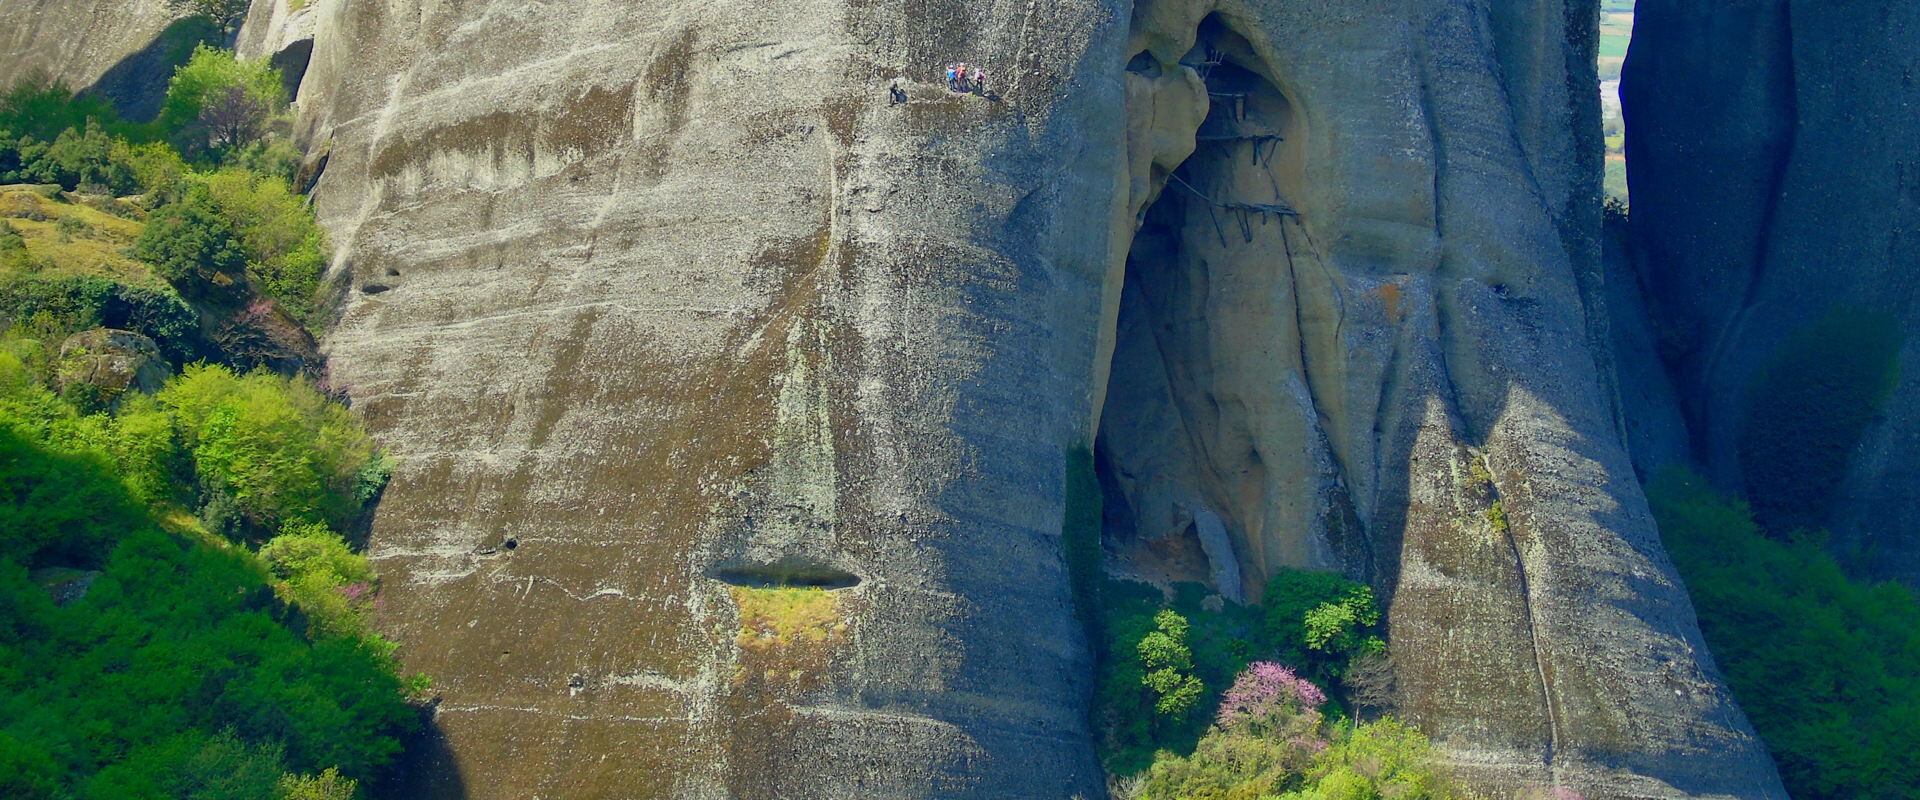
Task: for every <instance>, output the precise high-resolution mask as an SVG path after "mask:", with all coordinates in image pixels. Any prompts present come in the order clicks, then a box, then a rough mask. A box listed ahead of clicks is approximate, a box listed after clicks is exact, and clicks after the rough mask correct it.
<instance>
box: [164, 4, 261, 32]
mask: <svg viewBox="0 0 1920 800" xmlns="http://www.w3.org/2000/svg"><path fill="white" fill-rule="evenodd" d="M249 5H251V3H250V0H167V8H169V9H172V10H173V11H174V12H176V13H184V14H187V15H188V16H195V17H205V18H207V20H208V21H210V22H212V23H213V24H214V25H215V26H216V27H218V28H219V29H220V32H221V33H223V34H230V33H233V31H234V29H235V28H238V27H240V19H241V18H242V17H245V16H246V15H247V7H248V6H249Z"/></svg>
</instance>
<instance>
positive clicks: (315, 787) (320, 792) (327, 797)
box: [279, 767, 360, 800]
mask: <svg viewBox="0 0 1920 800" xmlns="http://www.w3.org/2000/svg"><path fill="white" fill-rule="evenodd" d="M359 788H360V787H359V783H358V782H357V781H355V780H353V779H352V778H346V777H341V775H340V770H339V769H338V768H336V767H328V768H326V769H325V770H322V771H321V772H320V774H318V775H285V776H282V777H281V778H280V787H279V789H280V794H279V800H353V798H354V796H355V794H356V793H357V792H358V791H359Z"/></svg>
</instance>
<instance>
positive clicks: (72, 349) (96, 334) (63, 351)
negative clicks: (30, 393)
mask: <svg viewBox="0 0 1920 800" xmlns="http://www.w3.org/2000/svg"><path fill="white" fill-rule="evenodd" d="M171 374H172V370H171V369H169V368H168V366H167V362H166V360H165V359H163V358H161V357H160V347H159V345H157V344H155V343H154V341H153V340H152V339H149V338H147V337H145V336H142V335H140V334H138V333H134V332H132V331H121V330H114V329H112V328H94V329H93V330H90V331H81V332H79V333H76V334H73V335H72V336H68V337H67V338H66V341H64V342H61V343H60V367H59V370H58V372H57V373H56V375H55V380H54V383H55V386H56V388H58V389H59V390H60V391H61V392H68V391H71V390H73V388H74V387H75V386H81V385H84V386H88V387H92V390H93V391H94V392H96V393H97V394H98V396H99V397H100V399H101V400H103V401H106V402H108V403H114V402H118V400H119V398H120V397H121V396H122V395H124V394H126V393H127V392H128V391H140V392H148V393H152V392H157V391H159V390H160V386H161V385H162V384H164V383H165V382H166V380H167V377H168V376H169V375H171Z"/></svg>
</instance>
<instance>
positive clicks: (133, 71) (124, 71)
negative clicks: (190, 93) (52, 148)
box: [86, 17, 222, 122]
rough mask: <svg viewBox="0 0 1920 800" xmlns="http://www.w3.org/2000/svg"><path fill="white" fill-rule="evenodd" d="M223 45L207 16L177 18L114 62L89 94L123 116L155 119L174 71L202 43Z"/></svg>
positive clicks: (89, 88)
mask: <svg viewBox="0 0 1920 800" xmlns="http://www.w3.org/2000/svg"><path fill="white" fill-rule="evenodd" d="M203 43H204V44H212V45H218V44H221V43H222V42H221V39H220V31H219V30H218V29H217V28H215V27H214V25H213V23H211V22H208V21H207V20H206V18H204V17H187V18H185V19H179V20H174V22H173V24H172V25H168V26H167V28H166V30H163V31H161V32H160V35H159V36H156V37H154V39H153V41H151V42H148V43H147V46H146V47H142V48H140V49H139V50H136V51H134V52H133V53H130V54H128V55H127V57H126V58H123V59H120V62H119V63H117V64H114V65H113V66H112V67H111V68H109V69H108V70H107V71H106V72H105V73H103V74H101V76H100V79H99V80H97V81H94V82H93V85H92V86H89V87H87V88H86V93H87V94H91V95H94V96H97V97H104V98H106V99H107V100H109V101H111V102H112V103H113V107H114V109H115V110H117V111H119V112H120V116H121V117H122V118H124V119H127V120H129V121H132V122H151V121H153V118H154V117H155V116H158V115H159V113H160V104H161V102H162V101H163V100H165V99H166V97H167V82H168V81H170V80H172V79H173V70H174V68H175V67H178V66H180V65H181V64H185V63H187V59H189V58H192V57H193V48H194V47H195V46H197V45H200V44H203Z"/></svg>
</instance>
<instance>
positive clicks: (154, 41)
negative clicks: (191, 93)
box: [0, 0, 217, 121]
mask: <svg viewBox="0 0 1920 800" xmlns="http://www.w3.org/2000/svg"><path fill="white" fill-rule="evenodd" d="M0 20H6V24H5V25H4V26H0V86H5V87H10V86H12V85H13V84H14V82H15V81H18V80H20V79H21V78H23V77H26V76H28V75H32V74H36V73H37V74H44V75H45V76H47V77H50V78H53V79H54V80H58V81H61V82H63V83H65V84H66V85H67V86H68V87H70V88H72V89H76V90H80V89H89V90H92V91H94V92H96V93H98V94H100V95H101V96H104V97H107V98H109V99H111V100H113V101H114V105H115V106H116V107H117V108H118V109H119V110H120V114H121V116H123V117H127V118H129V119H135V120H143V121H144V120H150V119H152V118H153V115H154V114H156V113H159V111H160V101H161V100H162V99H163V98H164V97H165V96H166V92H167V80H168V79H169V78H171V77H173V68H174V67H175V66H178V65H180V64H184V63H186V62H187V58H188V56H191V55H192V54H193V46H194V45H195V44H198V43H200V42H201V41H209V40H213V39H215V38H217V36H216V33H215V31H214V29H213V26H212V25H210V24H208V23H207V22H205V21H204V20H201V19H198V18H191V19H181V18H180V16H179V14H177V13H175V12H174V11H172V10H170V9H169V8H167V0H0Z"/></svg>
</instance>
